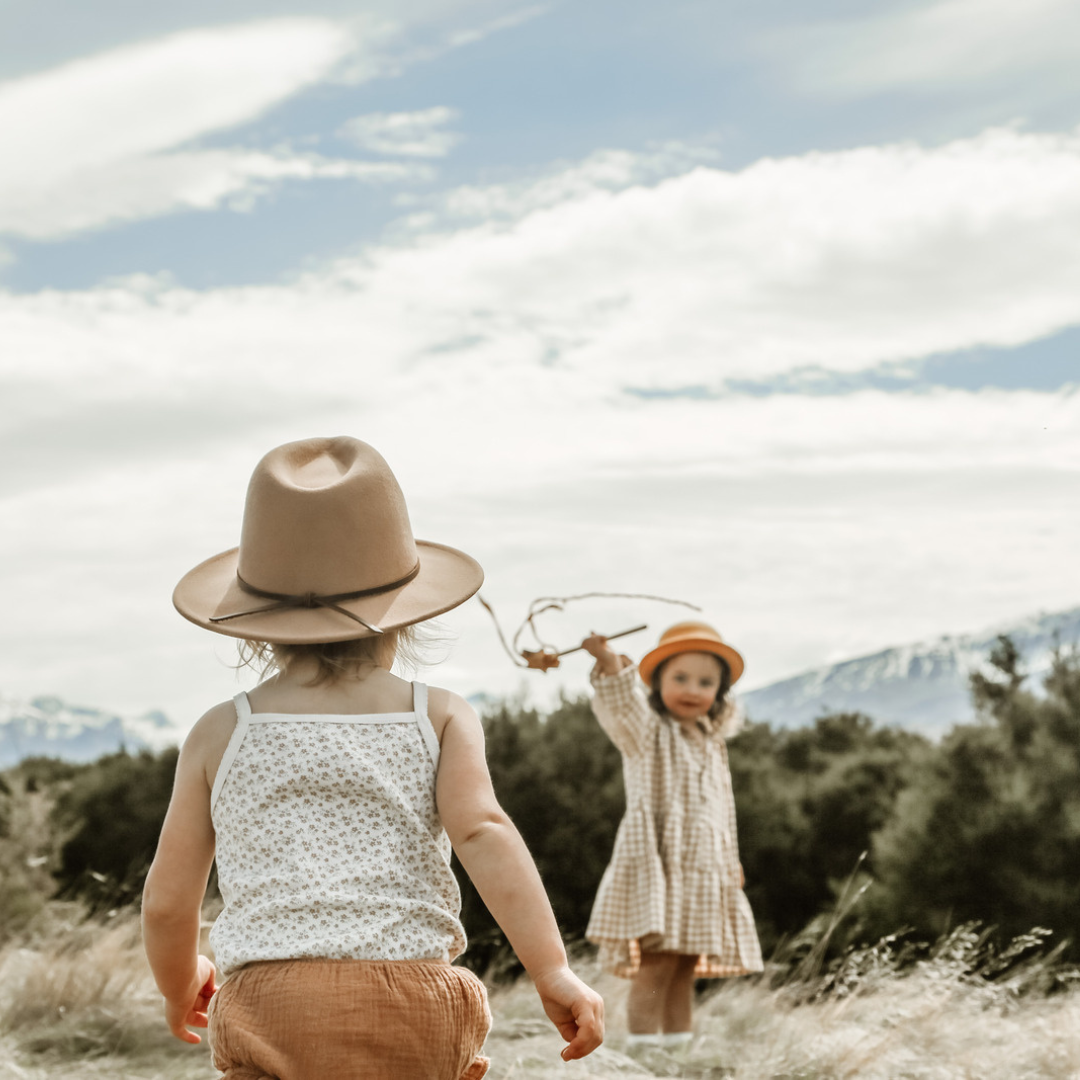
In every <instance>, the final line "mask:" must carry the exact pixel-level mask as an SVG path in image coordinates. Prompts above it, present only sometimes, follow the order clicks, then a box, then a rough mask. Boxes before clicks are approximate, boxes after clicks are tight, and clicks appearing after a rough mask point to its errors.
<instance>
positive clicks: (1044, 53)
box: [770, 0, 1080, 93]
mask: <svg viewBox="0 0 1080 1080" xmlns="http://www.w3.org/2000/svg"><path fill="white" fill-rule="evenodd" d="M770 39H771V40H772V42H773V43H774V44H776V43H780V45H781V51H782V52H783V53H784V54H785V56H786V58H787V68H788V70H789V71H793V72H794V73H795V75H796V78H797V80H798V81H799V82H800V83H801V84H803V85H804V86H807V87H814V88H819V89H828V90H832V91H838V92H857V93H862V92H866V91H874V90H884V89H889V88H895V87H900V88H905V89H910V90H914V91H917V92H930V91H936V90H939V89H940V88H942V87H943V86H953V87H960V88H963V89H967V88H971V87H973V86H976V85H979V84H985V83H986V82H988V81H990V80H996V79H1002V78H1013V77H1015V76H1018V75H1025V76H1029V77H1031V76H1034V77H1035V78H1036V79H1037V80H1038V83H1039V84H1041V87H1042V89H1043V90H1044V91H1045V90H1047V89H1049V88H1053V89H1054V90H1055V91H1056V92H1058V93H1061V92H1071V88H1072V86H1073V84H1074V78H1075V72H1076V68H1077V65H1078V64H1080V8H1078V7H1077V5H1076V4H1075V3H1074V2H1073V0H939V2H936V3H923V4H921V5H916V6H913V7H908V8H905V9H902V10H899V11H888V12H884V13H881V14H875V15H873V16H870V17H867V18H863V19H858V20H852V21H848V22H836V23H832V24H824V25H821V24H818V25H810V26H801V27H799V28H798V29H797V30H796V29H794V28H792V29H789V30H786V31H783V32H781V33H773V34H772V35H770Z"/></svg>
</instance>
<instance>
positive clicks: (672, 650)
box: [638, 622, 745, 686]
mask: <svg viewBox="0 0 1080 1080" xmlns="http://www.w3.org/2000/svg"><path fill="white" fill-rule="evenodd" d="M684 652H703V653H712V654H713V656H719V657H720V659H721V660H723V661H724V662H725V663H726V664H727V665H728V667H729V668H731V682H732V685H734V684H735V683H736V682H738V680H739V676H740V675H742V673H743V668H744V667H745V665H744V663H743V658H742V657H741V656H740V655H739V654H738V653H737V652H736V651H735V650H734V649H733V648H732V647H731V646H730V645H728V644H727V643H726V642H725V641H724V639H723V638H721V637H720V635H719V634H718V633H717V632H716V631H715V630H714V629H713V628H712V627H711V626H709V624H708V623H703V622H681V623H676V624H675V625H674V626H670V627H668V629H667V630H665V631H664V632H663V633H662V634H661V635H660V644H659V645H657V646H656V648H655V649H653V650H652V652H648V653H646V654H645V655H644V656H643V657H642V658H641V663H640V664H638V671H639V672H641V677H642V678H643V679H644V680H645V682H646V684H648V685H650V686H651V685H652V677H653V672H654V671H655V670H656V669H657V668H658V667H659V666H660V665H661V664H662V663H663V662H664V661H665V660H667V659H668V658H669V657H671V656H675V655H676V653H684Z"/></svg>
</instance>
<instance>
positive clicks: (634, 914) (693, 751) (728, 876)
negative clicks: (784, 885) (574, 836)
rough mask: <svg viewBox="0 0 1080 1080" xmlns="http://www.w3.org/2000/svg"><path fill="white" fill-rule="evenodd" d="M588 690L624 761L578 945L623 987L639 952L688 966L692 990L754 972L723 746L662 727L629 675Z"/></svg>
mask: <svg viewBox="0 0 1080 1080" xmlns="http://www.w3.org/2000/svg"><path fill="white" fill-rule="evenodd" d="M592 682H593V686H594V687H595V690H596V693H595V696H594V698H593V712H594V713H595V714H596V718H597V720H599V721H600V725H601V727H603V729H604V731H605V732H607V734H608V736H609V737H610V738H611V741H612V742H613V743H615V745H616V746H617V747H618V748H619V750H620V751H621V753H622V758H623V777H624V779H625V785H626V814H625V816H624V817H623V820H622V822H621V823H620V825H619V830H618V833H617V834H616V837H615V847H614V850H613V851H612V855H611V862H610V863H609V864H608V868H607V870H606V871H605V872H604V876H603V879H602V880H601V882H600V888H599V890H598V891H597V894H596V902H595V904H594V905H593V910H592V917H591V918H590V919H589V925H588V928H587V929H586V931H585V936H586V937H587V938H588V939H589V940H590V941H592V942H594V943H595V944H597V945H599V946H600V959H601V963H602V964H603V966H604V968H605V970H607V971H611V972H613V973H614V974H616V975H622V976H624V977H627V978H629V977H632V976H633V975H634V974H635V973H636V972H637V969H638V966H639V964H640V956H641V950H642V949H643V948H644V949H645V950H648V951H652V950H663V951H666V952H678V953H689V954H696V955H697V956H698V957H699V959H698V964H697V967H696V969H695V974H696V975H697V976H698V977H699V978H707V977H721V976H729V975H747V974H749V973H750V972H754V971H761V970H762V962H761V946H760V945H759V944H758V937H757V930H756V929H755V927H754V916H753V914H752V913H751V911H750V904H749V902H748V901H747V899H746V895H745V893H744V892H743V890H742V886H741V870H740V866H739V847H738V839H737V836H736V833H735V800H734V797H733V795H732V791H731V773H730V771H729V770H728V759H727V746H726V744H725V743H724V740H723V738H722V736H721V735H719V734H714V735H712V736H710V737H707V738H704V737H703V738H701V739H699V740H694V739H691V738H688V737H687V736H686V735H684V734H683V731H682V728H681V727H680V725H679V724H678V723H677V722H675V721H671V720H668V719H666V718H664V717H661V716H659V715H658V714H657V713H656V712H654V711H653V709H652V708H650V707H649V704H648V701H647V700H646V697H645V692H644V689H643V687H642V686H641V684H640V679H639V677H638V673H637V669H636V668H635V667H633V666H632V665H631V666H629V667H625V668H623V670H622V671H621V672H619V674H618V675H609V676H603V675H598V674H597V673H596V672H594V673H593V677H592Z"/></svg>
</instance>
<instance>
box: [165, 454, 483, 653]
mask: <svg viewBox="0 0 1080 1080" xmlns="http://www.w3.org/2000/svg"><path fill="white" fill-rule="evenodd" d="M483 581H484V572H483V570H481V568H480V564H479V563H478V562H476V560H475V559H473V558H471V557H470V556H468V555H466V554H465V553H464V552H462V551H457V550H456V549H454V548H451V547H446V546H445V545H443V544H433V543H430V542H428V541H425V540H414V539H413V534H412V526H411V525H410V524H409V513H408V510H407V509H406V507H405V499H404V497H403V496H402V494H401V488H400V487H399V486H398V482H397V479H396V478H395V477H394V474H393V473H392V472H391V471H390V466H389V465H387V464H386V462H385V461H384V460H383V458H382V455H380V454H379V453H378V451H377V450H375V449H374V448H372V447H370V446H368V444H367V443H364V442H361V441H360V440H359V439H353V438H349V437H348V436H340V437H337V438H332V439H304V440H303V441H301V442H293V443H286V444H285V445H284V446H279V447H278V448H277V449H276V450H271V451H270V453H269V454H267V455H266V456H265V457H264V458H263V459H262V461H260V462H259V464H258V465H257V466H256V467H255V472H254V473H253V474H252V477H251V483H250V484H249V485H248V492H247V502H246V504H245V506H244V524H243V528H242V530H241V533H240V546H239V547H238V548H232V549H231V550H230V551H225V552H222V553H221V554H220V555H215V556H214V557H213V558H212V559H207V560H206V562H204V563H200V564H199V565H198V566H196V567H195V569H194V570H191V571H189V572H188V573H187V574H185V575H184V577H183V578H182V579H181V580H180V584H179V585H177V586H176V590H175V591H174V592H173V603H174V604H175V605H176V609H177V611H179V612H180V614H181V615H183V616H184V617H185V618H187V619H190V620H191V621H192V622H193V623H197V624H198V625H199V626H202V627H205V628H206V629H207V630H213V631H215V632H216V633H218V634H228V635H229V636H231V637H241V638H250V639H252V640H255V641H270V642H279V643H281V644H290V645H293V644H302V643H306V642H322V641H346V640H348V639H350V638H360V637H370V636H372V635H373V634H379V633H382V632H384V631H387V630H396V629H398V628H400V627H402V626H409V625H410V624H412V623H417V622H421V621H422V620H424V619H430V618H432V617H433V616H435V615H439V614H441V613H442V612H444V611H449V610H450V609H451V608H453V607H457V605H458V604H461V603H464V601H466V600H468V598H469V597H470V596H472V595H473V593H475V592H476V591H477V589H479V588H480V586H481V585H482V584H483Z"/></svg>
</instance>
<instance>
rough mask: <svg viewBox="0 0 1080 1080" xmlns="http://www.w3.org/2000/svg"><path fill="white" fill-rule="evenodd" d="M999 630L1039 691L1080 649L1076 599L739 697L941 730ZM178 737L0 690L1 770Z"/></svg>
mask: <svg viewBox="0 0 1080 1080" xmlns="http://www.w3.org/2000/svg"><path fill="white" fill-rule="evenodd" d="M999 634H1007V635H1008V636H1009V637H1010V638H1012V640H1013V641H1014V642H1015V643H1016V645H1017V648H1019V650H1020V652H1021V654H1022V655H1023V657H1024V666H1025V670H1026V671H1027V672H1028V674H1029V676H1030V677H1029V680H1028V683H1027V685H1028V686H1029V687H1030V688H1031V689H1033V690H1038V689H1039V688H1040V686H1041V684H1042V676H1043V675H1045V674H1046V672H1047V671H1048V670H1049V668H1050V658H1051V655H1052V653H1053V651H1054V649H1055V648H1056V647H1058V646H1061V647H1063V648H1066V649H1068V648H1069V647H1071V646H1077V647H1080V607H1077V608H1073V609H1071V610H1069V611H1062V612H1058V613H1056V614H1051V615H1046V614H1040V615H1035V616H1033V617H1032V618H1030V619H1027V620H1025V621H1024V622H1021V623H1017V624H1013V625H1010V626H1002V627H997V628H995V629H992V630H987V631H986V632H985V633H982V634H975V635H966V636H954V635H948V634H947V635H945V636H943V637H940V638H937V639H935V640H933V641H930V642H924V643H921V644H916V645H904V646H899V647H896V648H892V649H885V650H884V651H883V652H879V653H874V654H873V655H870V656H860V657H857V658H856V659H854V660H844V661H842V662H841V663H838V664H832V665H831V666H827V667H820V668H814V669H813V670H812V671H807V672H804V673H803V674H801V675H796V676H794V677H793V678H790V679H783V680H781V681H780V682H775V683H771V684H770V685H769V686H764V687H761V688H760V689H758V690H752V691H750V692H749V693H746V694H743V695H741V700H742V703H743V705H744V706H745V707H746V711H747V713H748V714H749V716H750V718H751V719H752V720H759V721H767V722H768V723H770V724H772V725H774V726H778V727H795V726H798V725H801V724H809V723H812V722H813V720H814V719H815V717H818V716H821V715H822V714H824V713H829V712H862V713H866V715H868V716H870V717H872V718H873V719H874V720H876V721H878V722H881V723H892V724H897V725H899V726H900V727H904V728H908V729H910V730H913V731H920V732H922V733H923V734H925V735H930V736H938V735H942V734H944V733H945V732H946V731H948V730H949V728H951V727H952V726H953V725H954V724H961V723H970V722H971V721H972V720H973V719H974V713H973V711H972V707H971V700H970V696H969V694H968V677H969V676H970V674H971V672H972V671H976V670H979V669H985V667H986V665H987V659H988V657H989V655H990V650H991V649H992V648H993V647H994V645H995V644H996V643H997V639H998V635H999ZM470 701H472V702H473V704H474V705H475V706H476V707H477V708H478V709H483V708H486V707H488V706H490V705H492V704H495V702H493V701H492V699H490V698H488V697H487V696H486V695H482V694H476V695H473V697H472V698H470ZM181 738H182V732H180V731H179V730H178V729H177V727H176V726H175V725H174V724H173V723H172V721H170V720H169V719H168V718H167V717H166V716H164V715H163V714H162V713H160V712H149V713H146V714H144V715H142V716H120V715H117V714H116V713H110V712H106V711H102V710H98V709H89V708H82V707H79V706H73V705H67V704H65V703H64V702H62V701H61V700H60V699H59V698H55V697H38V698H34V699H33V700H32V701H29V702H20V701H14V700H12V699H10V698H5V697H3V696H2V695H0V769H4V768H8V767H9V766H11V765H14V764H15V763H17V762H18V761H20V760H22V759H23V758H25V757H33V756H35V755H42V756H47V757H58V758H63V759H65V760H67V761H75V762H83V761H94V760H96V759H97V758H99V757H101V756H102V755H103V754H110V753H114V752H115V751H117V750H119V749H120V748H121V747H126V748H127V749H128V750H144V749H149V750H160V749H162V748H164V747H165V746H169V745H174V744H177V743H179V742H180V741H181Z"/></svg>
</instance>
